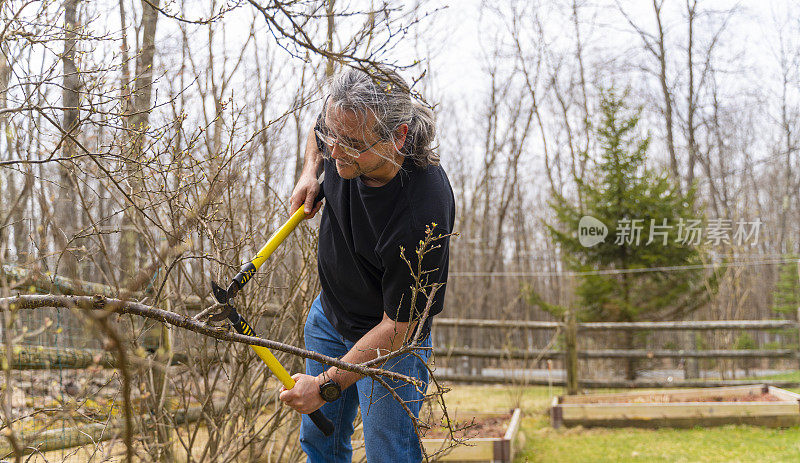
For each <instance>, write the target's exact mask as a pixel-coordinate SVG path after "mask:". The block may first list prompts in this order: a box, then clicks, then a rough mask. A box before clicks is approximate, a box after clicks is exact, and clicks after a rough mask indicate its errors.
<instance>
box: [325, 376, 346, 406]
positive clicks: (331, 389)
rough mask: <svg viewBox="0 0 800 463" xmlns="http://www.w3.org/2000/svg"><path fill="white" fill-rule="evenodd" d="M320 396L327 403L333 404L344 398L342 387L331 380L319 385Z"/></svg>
mask: <svg viewBox="0 0 800 463" xmlns="http://www.w3.org/2000/svg"><path fill="white" fill-rule="evenodd" d="M319 395H321V396H322V399H323V400H324V401H325V402H333V401H335V400H336V399H338V398H339V397H341V396H342V387H341V386H339V384H337V383H336V381H334V380H332V379H329V380H327V381H325V382H324V383H322V384H320V385H319Z"/></svg>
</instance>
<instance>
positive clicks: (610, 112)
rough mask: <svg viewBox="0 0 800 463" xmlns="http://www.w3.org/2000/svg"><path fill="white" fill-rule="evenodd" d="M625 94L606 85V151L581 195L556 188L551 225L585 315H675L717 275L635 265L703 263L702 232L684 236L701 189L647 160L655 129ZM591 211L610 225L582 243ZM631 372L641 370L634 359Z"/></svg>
mask: <svg viewBox="0 0 800 463" xmlns="http://www.w3.org/2000/svg"><path fill="white" fill-rule="evenodd" d="M625 96H626V95H625V94H623V95H621V96H618V95H617V94H616V92H615V91H614V90H613V89H610V90H607V91H603V92H602V93H601V99H600V121H599V123H598V124H597V128H596V129H595V131H594V132H595V133H594V136H595V139H596V142H597V143H596V144H597V146H598V148H599V151H600V152H599V153H598V156H597V160H596V161H595V162H594V163H589V165H590V166H591V167H590V169H589V173H588V175H587V177H586V178H587V179H588V180H585V181H584V180H582V179H575V180H576V185H577V191H576V196H577V201H575V202H573V201H570V200H569V199H567V198H566V197H564V196H561V195H558V194H554V199H553V200H552V201H551V202H550V207H551V208H552V209H553V211H554V212H555V214H556V217H557V223H554V224H546V227H547V229H548V231H549V232H550V234H551V236H552V237H553V239H554V241H555V242H556V243H558V244H559V245H560V247H561V251H562V253H563V256H564V261H565V262H566V264H567V266H568V268H570V269H571V270H574V271H577V272H581V273H582V274H581V275H580V277H579V279H578V286H577V289H576V295H577V299H578V302H577V304H578V307H577V310H576V314H577V317H578V320H580V321H626V322H627V321H636V320H641V319H644V318H650V319H652V318H657V319H666V318H674V317H677V316H679V315H683V314H686V313H688V312H691V311H693V310H695V309H697V308H699V307H701V306H702V305H703V304H705V303H706V302H708V298H709V296H710V294H709V291H708V288H712V289H713V288H715V286H716V284H715V282H716V278H714V277H713V276H712V277H710V278H709V277H704V272H703V271H702V270H701V269H687V270H679V271H675V270H671V271H670V270H662V271H659V270H656V271H652V270H646V271H639V272H637V271H636V269H639V270H644V269H652V268H654V267H656V268H657V267H674V266H692V265H697V264H700V263H701V253H700V250H699V248H698V246H697V245H696V243H694V241H695V240H694V239H692V240H686V239H684V238H686V236H687V230H688V227H687V225H688V224H691V222H690V221H691V220H701V219H702V217H699V216H698V213H697V211H696V210H695V206H694V201H695V192H694V189H690V190H689V191H688V192H687V193H686V194H684V195H681V193H680V191H679V190H678V188H677V186H676V184H675V182H674V181H673V180H672V179H670V178H669V177H668V176H667V175H666V174H663V173H657V172H656V171H654V170H652V169H648V168H647V167H646V160H647V149H648V145H649V137H641V136H640V135H639V130H638V124H639V114H640V110H631V109H630V108H628V107H627V106H626V105H625ZM583 156H588V154H587V153H584V154H583ZM585 216H591V217H593V218H595V219H597V220H599V221H600V222H602V223H603V224H605V226H607V227H608V235H607V236H606V237H605V240H604V241H602V242H599V243H597V244H594V245H593V246H585V245H584V244H585V243H584V244H581V239H580V236H579V233H580V230H579V223H580V221H581V218H582V217H585ZM665 220H666V222H664V221H665ZM697 228H698V229H700V230H702V227H701V226H699V225H698V226H697ZM637 230H638V231H637ZM651 230H652V232H654V235H653V236H652V240H651ZM583 231H584V232H585V231H586V230H585V229H584V230H583ZM700 239H703V237H702V236H701V237H700ZM631 269H633V270H634V271H633V272H630V270H631ZM591 272H594V273H591ZM529 295H530V297H529V300H530V302H531V303H533V304H538V305H539V306H541V307H543V308H544V309H545V310H548V311H551V312H553V313H562V312H563V311H564V310H565V309H564V308H563V307H558V306H554V305H550V304H547V303H545V302H544V301H543V300H542V298H541V297H540V296H539V295H538V294H536V293H535V292H530V293H529ZM626 333H627V335H626V336H623V346H624V347H626V348H632V347H633V345H634V339H633V336H632V334H631V333H630V332H626ZM626 373H627V377H628V378H629V379H634V378H635V366H634V362H633V361H630V362H628V366H627V372H626Z"/></svg>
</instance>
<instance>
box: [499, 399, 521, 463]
mask: <svg viewBox="0 0 800 463" xmlns="http://www.w3.org/2000/svg"><path fill="white" fill-rule="evenodd" d="M521 422H522V409H520V408H515V409H514V413H513V414H512V415H511V421H509V422H508V428H507V429H506V433H505V434H504V435H503V440H504V441H506V442H508V452H509V453H508V461H513V460H514V455H516V453H517V451H518V450H519V449H520V448H521V447H522V443H521V442H520V438H521V433H520V432H519V427H520V423H521Z"/></svg>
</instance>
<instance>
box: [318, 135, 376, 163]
mask: <svg viewBox="0 0 800 463" xmlns="http://www.w3.org/2000/svg"><path fill="white" fill-rule="evenodd" d="M314 133H316V134H317V137H319V139H320V140H322V142H323V143H325V144H326V145H327V146H328V150H329V151H333V147H334V145H339V148H341V149H342V151H344V154H346V155H348V156H350V157H351V158H358V157H359V156H361V155H362V154H364V153H366V152H367V151H369V150H371V149H372V148H373V147H374V146H375V145H377V144H378V143H380V142H381V140H382V139H380V138H379V139H378V140H376V141H375V142H374V143H373V144H371V145H369V146H368V147H366V148H364V149H358V148H353V147H352V146H350V145H346V144H344V143H342V142H340V141H338V140H337V139H336V137H333V136H330V135H328V134H326V133H324V132H322V131H321V130H318V129H314Z"/></svg>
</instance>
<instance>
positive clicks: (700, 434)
mask: <svg viewBox="0 0 800 463" xmlns="http://www.w3.org/2000/svg"><path fill="white" fill-rule="evenodd" d="M795 376H797V375H795ZM793 378H794V376H792V377H791V379H793ZM775 379H784V378H775ZM598 392H600V391H598ZM795 392H797V391H796V390H795ZM560 394H562V390H561V388H553V389H552V391H548V388H547V387H546V386H544V387H543V386H532V387H515V386H455V387H453V390H452V391H450V392H449V393H447V395H446V396H445V397H446V398H447V404H448V408H450V409H451V410H459V411H462V412H466V411H488V410H507V409H510V408H514V407H521V408H522V410H523V413H524V418H523V420H522V432H523V433H524V435H525V445H524V447H523V449H522V451H521V452H519V454H518V455H517V457H516V458H515V462H519V463H522V462H559V463H569V462H623V461H624V462H627V461H643V462H644V461H646V462H715V463H716V462H798V461H800V427H793V428H788V429H769V428H760V427H754V426H733V425H731V426H723V427H717V428H694V429H659V430H647V429H635V428H624V429H600V428H594V429H584V428H580V427H577V428H570V429H564V428H562V429H559V430H555V429H552V428H551V427H550V423H549V417H548V415H547V407H548V405H549V403H550V399H551V398H552V397H553V395H560Z"/></svg>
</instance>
